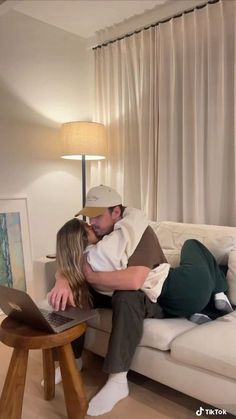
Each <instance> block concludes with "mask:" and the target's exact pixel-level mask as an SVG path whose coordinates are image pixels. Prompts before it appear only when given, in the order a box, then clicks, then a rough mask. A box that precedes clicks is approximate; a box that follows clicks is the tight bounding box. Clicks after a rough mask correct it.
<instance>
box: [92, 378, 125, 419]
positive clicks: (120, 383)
mask: <svg viewBox="0 0 236 419" xmlns="http://www.w3.org/2000/svg"><path fill="white" fill-rule="evenodd" d="M128 394H129V387H128V381H127V371H126V372H120V373H117V374H110V375H109V378H108V380H107V382H106V384H105V386H104V387H103V388H102V389H101V390H100V391H99V392H98V393H97V394H96V396H94V397H93V398H92V399H91V400H90V402H89V408H88V411H87V415H90V416H98V415H103V414H104V413H107V412H110V410H112V408H113V407H114V406H115V404H116V403H118V402H119V401H120V400H122V399H124V398H125V397H127V396H128Z"/></svg>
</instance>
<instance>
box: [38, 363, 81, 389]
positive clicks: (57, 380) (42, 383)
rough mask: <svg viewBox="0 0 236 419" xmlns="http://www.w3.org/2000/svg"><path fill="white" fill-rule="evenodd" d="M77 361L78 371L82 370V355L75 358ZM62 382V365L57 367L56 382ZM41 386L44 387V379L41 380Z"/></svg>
mask: <svg viewBox="0 0 236 419" xmlns="http://www.w3.org/2000/svg"><path fill="white" fill-rule="evenodd" d="M75 362H76V365H77V369H78V371H81V370H82V367H83V361H82V358H81V357H80V358H77V359H76V360H75ZM61 382H62V377H61V368H60V367H57V368H55V384H59V383H61ZM41 386H42V387H44V380H42V381H41Z"/></svg>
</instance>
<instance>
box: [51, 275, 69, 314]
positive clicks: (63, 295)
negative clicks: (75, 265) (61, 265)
mask: <svg viewBox="0 0 236 419" xmlns="http://www.w3.org/2000/svg"><path fill="white" fill-rule="evenodd" d="M55 278H56V283H55V285H54V287H53V289H52V290H51V291H50V292H49V293H48V302H49V304H51V306H52V307H53V309H54V310H55V311H58V310H65V308H66V305H71V306H73V307H75V302H74V297H73V293H72V290H71V288H70V285H69V282H68V280H67V278H66V277H65V276H63V275H62V274H61V273H60V272H58V271H57V272H56V274H55Z"/></svg>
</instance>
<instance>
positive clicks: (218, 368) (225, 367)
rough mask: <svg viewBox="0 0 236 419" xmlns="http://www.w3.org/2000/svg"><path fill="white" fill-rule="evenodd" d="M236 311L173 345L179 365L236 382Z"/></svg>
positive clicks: (176, 341)
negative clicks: (186, 365) (207, 371)
mask: <svg viewBox="0 0 236 419" xmlns="http://www.w3.org/2000/svg"><path fill="white" fill-rule="evenodd" d="M235 330H236V311H234V312H233V313H230V314H227V315H226V316H223V317H220V318H218V319H217V320H215V321H212V322H209V323H205V324H202V325H200V326H198V327H196V328H195V329H194V330H190V331H189V332H187V333H184V334H182V335H180V336H177V337H176V339H175V340H174V341H173V342H172V345H171V356H172V357H173V358H174V359H175V360H177V361H180V362H183V363H185V364H189V365H192V366H195V367H199V368H203V369H206V370H209V371H213V372H215V373H217V374H222V375H224V376H227V377H231V378H234V379H236V357H235V353H236V352H235V350H236V334H235Z"/></svg>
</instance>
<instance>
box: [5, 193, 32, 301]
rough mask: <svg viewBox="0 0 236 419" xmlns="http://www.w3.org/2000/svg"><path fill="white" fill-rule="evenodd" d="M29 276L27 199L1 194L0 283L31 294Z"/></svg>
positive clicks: (30, 259)
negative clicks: (7, 196) (5, 196)
mask: <svg viewBox="0 0 236 419" xmlns="http://www.w3.org/2000/svg"><path fill="white" fill-rule="evenodd" d="M31 278H32V256H31V247H30V234H29V223H28V210H27V199H26V198H4V197H3V198H1V197H0V285H4V286H7V287H12V288H18V289H21V290H24V291H27V292H28V293H29V294H30V293H31V292H30V291H31V282H30V280H31Z"/></svg>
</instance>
